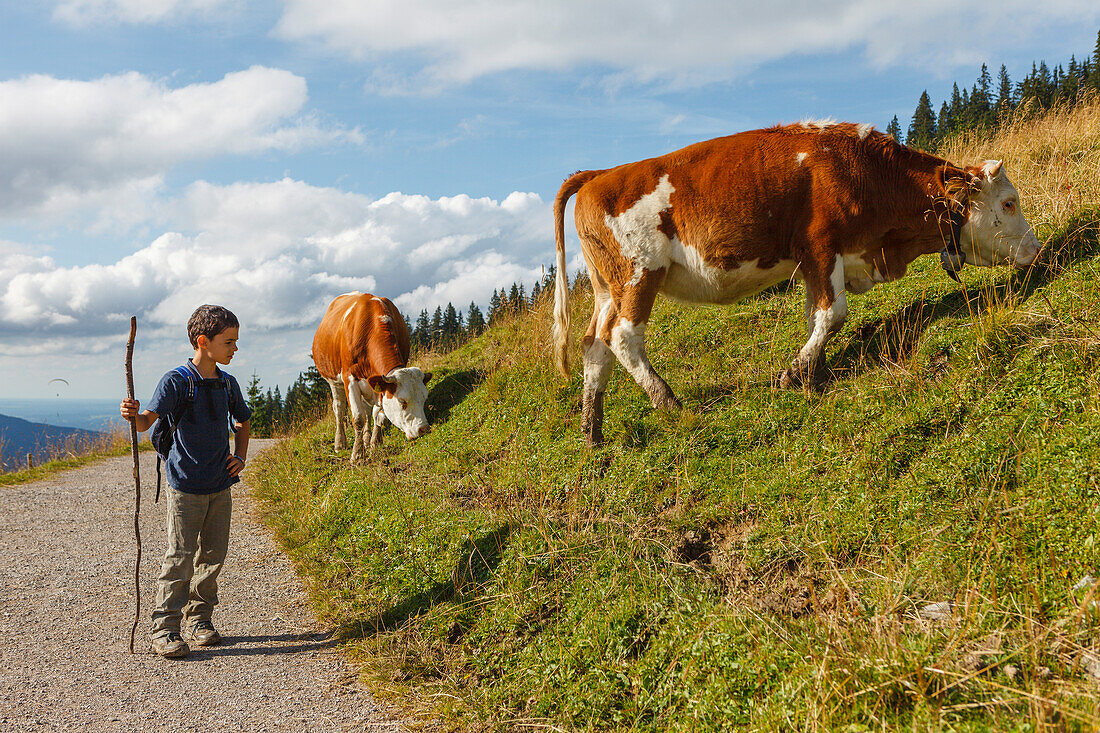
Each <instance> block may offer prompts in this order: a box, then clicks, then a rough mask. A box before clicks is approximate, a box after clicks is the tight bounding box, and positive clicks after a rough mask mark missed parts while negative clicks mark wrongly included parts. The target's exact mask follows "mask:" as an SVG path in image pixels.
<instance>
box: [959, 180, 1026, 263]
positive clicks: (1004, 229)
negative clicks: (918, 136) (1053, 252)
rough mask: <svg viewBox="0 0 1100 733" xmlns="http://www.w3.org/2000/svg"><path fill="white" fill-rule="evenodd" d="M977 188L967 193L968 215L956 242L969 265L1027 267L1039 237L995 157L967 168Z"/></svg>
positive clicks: (1014, 189)
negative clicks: (978, 166)
mask: <svg viewBox="0 0 1100 733" xmlns="http://www.w3.org/2000/svg"><path fill="white" fill-rule="evenodd" d="M969 171H970V172H971V173H973V174H974V175H975V176H976V178H977V181H976V184H977V191H976V193H973V194H971V197H970V218H969V219H968V220H967V222H966V225H965V226H963V228H962V233H961V234H962V236H961V237H960V240H961V241H960V242H959V244H960V245H961V246H960V249H961V251H962V253H963V255H964V256H965V257H966V261H967V262H968V263H970V264H971V265H979V266H981V267H992V266H993V265H1015V266H1016V267H1027V266H1028V265H1030V264H1031V263H1033V262H1034V261H1035V259H1036V258H1037V257H1038V256H1039V248H1040V245H1039V240H1038V239H1036V237H1035V232H1033V231H1032V229H1031V225H1030V224H1028V223H1027V219H1025V218H1024V215H1023V214H1022V213H1021V212H1020V200H1019V198H1020V197H1019V194H1018V193H1016V187H1015V186H1013V185H1012V181H1010V180H1008V176H1006V175H1005V171H1004V167H1003V166H1002V165H1001V161H999V160H987V161H985V163H983V164H982V166H981V167H980V168H971V169H969Z"/></svg>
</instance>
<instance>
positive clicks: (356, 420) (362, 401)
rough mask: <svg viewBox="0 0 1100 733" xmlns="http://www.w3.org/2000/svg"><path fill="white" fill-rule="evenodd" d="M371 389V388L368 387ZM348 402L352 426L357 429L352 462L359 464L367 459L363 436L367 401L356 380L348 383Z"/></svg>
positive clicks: (352, 450) (352, 447) (352, 448)
mask: <svg viewBox="0 0 1100 733" xmlns="http://www.w3.org/2000/svg"><path fill="white" fill-rule="evenodd" d="M368 389H369V387H368ZM348 402H350V403H351V424H352V426H353V427H354V428H355V442H354V443H352V446H351V462H352V463H359V462H360V461H362V460H363V458H364V457H365V451H364V449H363V443H364V440H363V434H364V433H365V432H366V427H367V406H368V405H367V400H366V398H365V397H364V396H363V393H362V391H361V390H360V387H359V382H357V381H356V380H355V379H351V380H349V381H348Z"/></svg>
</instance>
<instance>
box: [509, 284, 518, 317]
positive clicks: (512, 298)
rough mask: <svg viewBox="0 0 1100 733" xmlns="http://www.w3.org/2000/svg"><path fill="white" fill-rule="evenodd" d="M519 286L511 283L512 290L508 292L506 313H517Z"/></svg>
mask: <svg viewBox="0 0 1100 733" xmlns="http://www.w3.org/2000/svg"><path fill="white" fill-rule="evenodd" d="M519 301H520V297H519V285H517V284H516V283H512V289H511V290H510V291H509V292H508V311H509V312H510V313H518V312H519Z"/></svg>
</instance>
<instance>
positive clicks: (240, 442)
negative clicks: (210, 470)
mask: <svg viewBox="0 0 1100 733" xmlns="http://www.w3.org/2000/svg"><path fill="white" fill-rule="evenodd" d="M249 430H250V428H249V425H248V420H245V421H244V422H239V423H237V432H235V433H233V455H231V456H229V464H228V468H229V475H230V476H236V475H237V474H238V473H240V472H241V471H243V470H244V462H245V459H246V458H248V435H249Z"/></svg>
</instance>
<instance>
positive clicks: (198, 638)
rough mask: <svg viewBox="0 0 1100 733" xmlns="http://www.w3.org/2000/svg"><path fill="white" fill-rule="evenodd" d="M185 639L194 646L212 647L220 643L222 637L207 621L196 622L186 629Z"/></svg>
mask: <svg viewBox="0 0 1100 733" xmlns="http://www.w3.org/2000/svg"><path fill="white" fill-rule="evenodd" d="M187 639H188V641H190V642H191V643H192V644H194V645H195V646H214V645H215V644H219V643H221V640H222V635H221V634H219V633H218V630H217V629H215V628H214V624H212V623H210V622H209V621H196V622H195V623H194V624H192V625H191V626H190V627H188V629H187Z"/></svg>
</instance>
